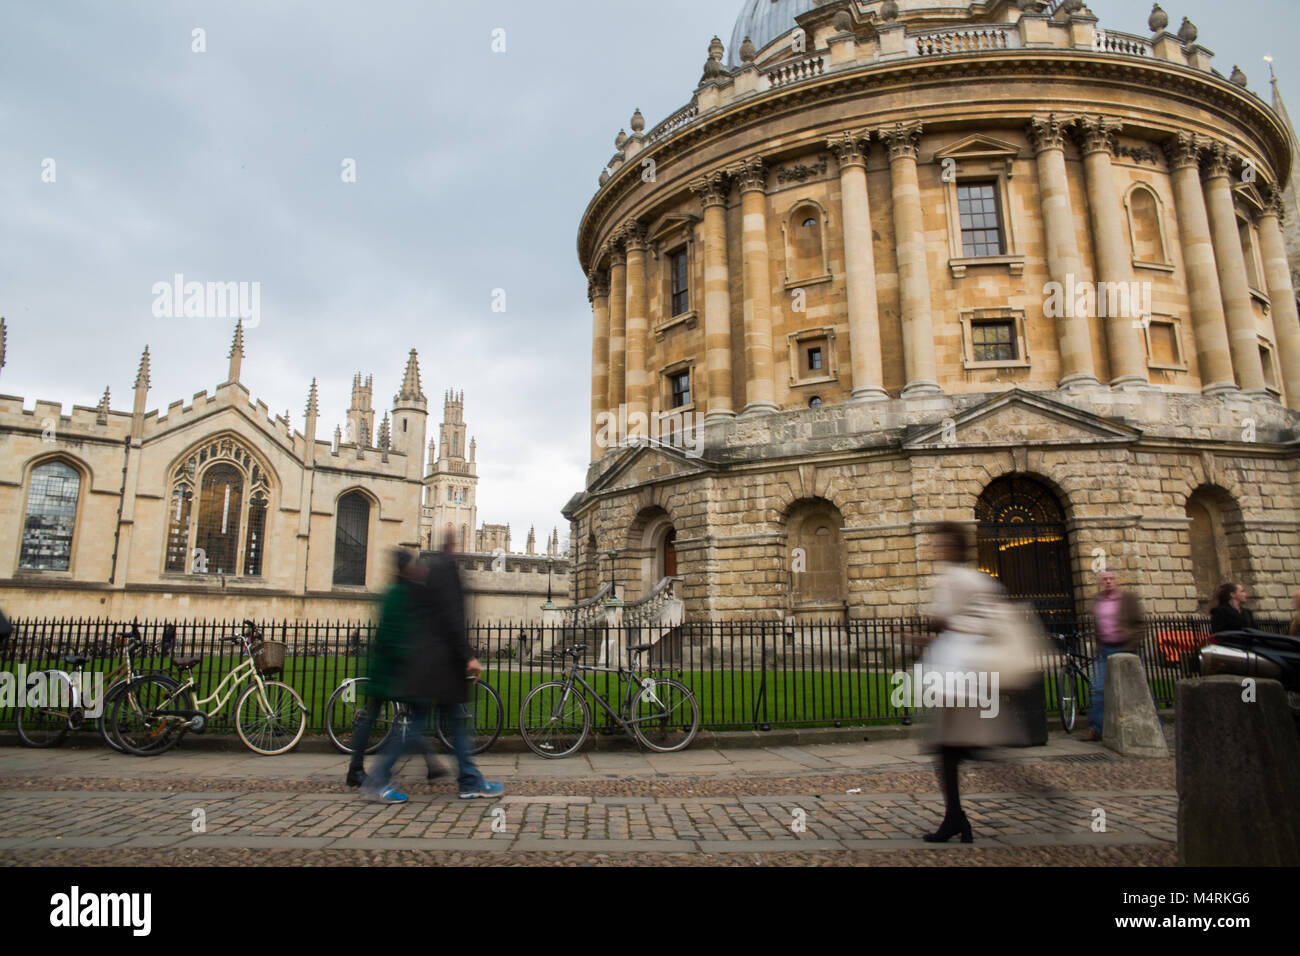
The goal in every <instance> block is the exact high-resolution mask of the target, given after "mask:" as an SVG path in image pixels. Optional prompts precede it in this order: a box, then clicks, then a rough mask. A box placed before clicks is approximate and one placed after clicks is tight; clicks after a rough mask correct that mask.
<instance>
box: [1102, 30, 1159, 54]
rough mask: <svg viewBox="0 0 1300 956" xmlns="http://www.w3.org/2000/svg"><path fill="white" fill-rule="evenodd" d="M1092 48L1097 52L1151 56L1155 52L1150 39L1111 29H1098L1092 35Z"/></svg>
mask: <svg viewBox="0 0 1300 956" xmlns="http://www.w3.org/2000/svg"><path fill="white" fill-rule="evenodd" d="M1092 48H1093V50H1094V51H1095V52H1097V53H1118V54H1120V55H1122V56H1152V55H1154V53H1155V50H1154V48H1153V47H1152V45H1151V41H1149V40H1145V39H1143V38H1142V37H1139V36H1134V35H1133V34H1131V33H1116V32H1115V31H1113V30H1098V31H1097V32H1096V34H1095V35H1094V37H1093V41H1092Z"/></svg>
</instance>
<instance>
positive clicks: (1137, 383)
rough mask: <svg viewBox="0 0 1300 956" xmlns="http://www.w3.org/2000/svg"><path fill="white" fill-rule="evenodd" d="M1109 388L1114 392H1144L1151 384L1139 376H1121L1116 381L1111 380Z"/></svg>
mask: <svg viewBox="0 0 1300 956" xmlns="http://www.w3.org/2000/svg"><path fill="white" fill-rule="evenodd" d="M1110 387H1111V390H1112V391H1116V392H1145V391H1146V390H1147V389H1149V388H1151V387H1152V386H1151V382H1150V380H1148V379H1145V378H1143V377H1142V376H1141V375H1123V376H1120V377H1119V378H1116V379H1111V383H1110Z"/></svg>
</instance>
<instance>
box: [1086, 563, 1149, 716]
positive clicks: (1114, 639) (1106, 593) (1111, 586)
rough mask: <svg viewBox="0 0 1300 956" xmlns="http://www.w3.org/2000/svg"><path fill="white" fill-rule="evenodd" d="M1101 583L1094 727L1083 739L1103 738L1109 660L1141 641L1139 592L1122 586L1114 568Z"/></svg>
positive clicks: (1096, 604) (1096, 606)
mask: <svg viewBox="0 0 1300 956" xmlns="http://www.w3.org/2000/svg"><path fill="white" fill-rule="evenodd" d="M1098 584H1099V585H1100V590H1098V592H1097V596H1096V597H1095V598H1093V602H1092V613H1093V617H1094V618H1095V619H1096V621H1097V659H1096V661H1095V662H1094V666H1093V681H1092V706H1090V707H1089V708H1088V722H1089V723H1090V724H1092V727H1091V728H1090V729H1089V730H1088V733H1087V734H1085V735H1084V740H1101V730H1102V726H1103V724H1104V721H1105V716H1106V702H1105V688H1106V660H1107V659H1108V658H1109V657H1110V656H1111V655H1112V654H1126V653H1127V654H1136V653H1138V651H1139V648H1140V647H1141V644H1142V603H1141V602H1140V601H1139V600H1138V598H1137V595H1136V594H1132V593H1131V592H1129V591H1125V590H1124V589H1122V588H1121V587H1120V586H1119V578H1118V577H1116V575H1115V572H1114V571H1103V572H1102V573H1101V577H1100V578H1099V579H1098Z"/></svg>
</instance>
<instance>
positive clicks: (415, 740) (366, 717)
mask: <svg viewBox="0 0 1300 956" xmlns="http://www.w3.org/2000/svg"><path fill="white" fill-rule="evenodd" d="M383 706H384V701H381V700H378V699H377V698H373V697H372V698H371V699H370V701H369V702H368V703H367V704H366V706H365V709H364V710H362V711H361V712H360V713H359V714H358V715H357V718H356V725H355V726H354V727H353V731H352V759H351V760H350V761H349V762H348V769H349V770H357V771H360V770H363V769H364V768H365V760H366V747H367V746H368V745H369V743H370V734H371V732H372V731H373V730H374V726H375V721H376V720H378V719H379V710H380V708H381V707H383ZM393 736H394V737H396V736H399V735H398V733H397V731H396V730H394V731H393ZM408 739H409V740H410V741H411V747H412V749H415V750H418V751H420V752H421V753H422V754H424V763H425V766H427V767H428V768H429V770H431V771H432V770H434V769H435V768H436V767H437V766H438V762H437V761H436V760H434V759H433V750H432V749H431V748H430V747H429V741H428V740H427V739H425V737H424V735H423V734H409V735H408ZM390 772H391V771H390Z"/></svg>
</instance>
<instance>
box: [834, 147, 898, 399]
mask: <svg viewBox="0 0 1300 956" xmlns="http://www.w3.org/2000/svg"><path fill="white" fill-rule="evenodd" d="M870 135H871V134H870V132H868V131H866V130H863V131H862V132H861V133H850V132H846V133H842V134H841V135H840V136H837V137H835V138H833V139H829V140H827V141H826V145H827V146H828V147H830V149H832V150H833V151H834V152H835V157H836V159H838V160H839V164H840V197H841V202H842V203H843V207H844V212H843V221H844V275H845V280H844V291H845V297H846V298H847V300H848V318H849V351H850V354H851V356H852V363H853V397H852V399H851V400H852V401H855V402H862V401H883V400H885V399H888V398H889V394H888V393H887V392H886V391H885V388H884V383H885V377H884V366H883V363H882V359H881V355H880V313H879V305H878V303H877V301H876V262H875V253H874V251H873V249H872V246H871V207H870V205H869V203H868V199H867V149H868V137H869V136H870Z"/></svg>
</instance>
